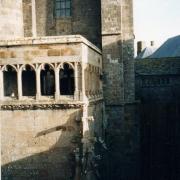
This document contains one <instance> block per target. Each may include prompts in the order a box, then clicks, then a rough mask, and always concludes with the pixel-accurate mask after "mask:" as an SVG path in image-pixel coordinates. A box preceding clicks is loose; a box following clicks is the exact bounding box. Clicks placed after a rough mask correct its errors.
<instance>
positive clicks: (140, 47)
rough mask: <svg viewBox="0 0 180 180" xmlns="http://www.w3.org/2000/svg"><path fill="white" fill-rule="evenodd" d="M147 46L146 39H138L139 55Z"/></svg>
mask: <svg viewBox="0 0 180 180" xmlns="http://www.w3.org/2000/svg"><path fill="white" fill-rule="evenodd" d="M145 47H146V42H145V41H138V42H137V55H139V54H140V53H141V52H142V50H143V49H144V48H145Z"/></svg>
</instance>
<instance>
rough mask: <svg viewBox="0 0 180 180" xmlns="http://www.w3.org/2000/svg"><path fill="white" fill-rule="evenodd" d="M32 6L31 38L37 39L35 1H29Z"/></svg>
mask: <svg viewBox="0 0 180 180" xmlns="http://www.w3.org/2000/svg"><path fill="white" fill-rule="evenodd" d="M31 5H32V36H33V37H37V29H36V1H35V0H31Z"/></svg>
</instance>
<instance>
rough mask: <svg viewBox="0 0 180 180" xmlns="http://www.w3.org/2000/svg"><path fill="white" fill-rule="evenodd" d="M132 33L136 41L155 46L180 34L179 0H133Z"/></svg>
mask: <svg viewBox="0 0 180 180" xmlns="http://www.w3.org/2000/svg"><path fill="white" fill-rule="evenodd" d="M134 34H135V41H136V42H137V41H141V40H142V41H146V44H147V45H149V42H150V41H151V40H153V41H155V44H156V46H157V47H158V46H160V45H161V44H162V43H163V42H164V41H165V40H167V39H168V38H169V37H173V36H176V35H180V0H134Z"/></svg>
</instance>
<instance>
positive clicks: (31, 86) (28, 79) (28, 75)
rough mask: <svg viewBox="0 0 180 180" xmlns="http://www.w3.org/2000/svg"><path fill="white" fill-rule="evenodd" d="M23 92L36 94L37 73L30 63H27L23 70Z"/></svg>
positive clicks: (31, 94)
mask: <svg viewBox="0 0 180 180" xmlns="http://www.w3.org/2000/svg"><path fill="white" fill-rule="evenodd" d="M22 94H23V96H35V95H36V73H35V71H34V69H33V68H32V67H31V66H29V65H26V66H25V68H24V69H23V71H22Z"/></svg>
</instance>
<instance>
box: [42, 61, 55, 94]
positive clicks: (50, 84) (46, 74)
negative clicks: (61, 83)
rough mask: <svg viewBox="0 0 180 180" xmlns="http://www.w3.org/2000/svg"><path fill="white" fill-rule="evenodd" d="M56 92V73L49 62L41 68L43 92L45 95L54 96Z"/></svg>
mask: <svg viewBox="0 0 180 180" xmlns="http://www.w3.org/2000/svg"><path fill="white" fill-rule="evenodd" d="M54 92H55V74H54V70H53V68H52V67H51V66H50V65H49V64H45V65H44V69H43V70H41V94H42V95H43V96H52V95H54Z"/></svg>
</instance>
